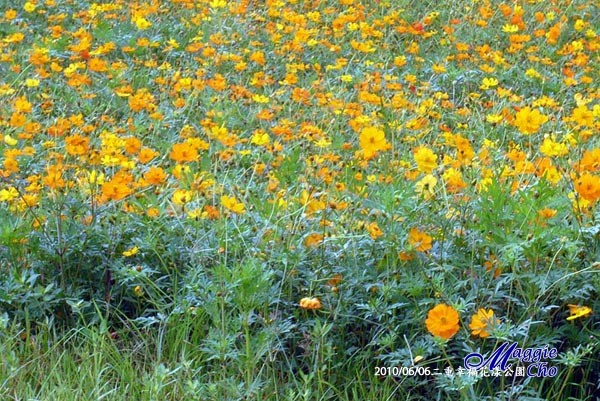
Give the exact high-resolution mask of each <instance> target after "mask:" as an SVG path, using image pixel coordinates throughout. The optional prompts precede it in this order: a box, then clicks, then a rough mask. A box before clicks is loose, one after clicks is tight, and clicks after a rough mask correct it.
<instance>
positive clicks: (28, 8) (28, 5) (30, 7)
mask: <svg viewBox="0 0 600 401" xmlns="http://www.w3.org/2000/svg"><path fill="white" fill-rule="evenodd" d="M23 10H25V11H27V12H28V13H32V12H34V11H35V3H32V2H30V1H28V2H26V3H25V4H24V5H23Z"/></svg>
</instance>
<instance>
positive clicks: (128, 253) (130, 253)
mask: <svg viewBox="0 0 600 401" xmlns="http://www.w3.org/2000/svg"><path fill="white" fill-rule="evenodd" d="M139 251H140V249H139V248H138V247H137V246H134V247H133V248H129V249H128V250H126V251H123V256H125V257H129V256H133V255H135V254H136V253H138V252H139Z"/></svg>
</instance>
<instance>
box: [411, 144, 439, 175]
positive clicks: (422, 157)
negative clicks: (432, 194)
mask: <svg viewBox="0 0 600 401" xmlns="http://www.w3.org/2000/svg"><path fill="white" fill-rule="evenodd" d="M414 158H415V162H416V163H417V169H418V170H419V171H420V172H422V173H425V174H429V173H431V172H432V171H433V170H434V169H435V168H436V167H437V158H438V157H437V155H436V154H435V153H433V151H432V150H431V149H429V148H427V147H425V146H419V147H418V148H416V149H415V150H414Z"/></svg>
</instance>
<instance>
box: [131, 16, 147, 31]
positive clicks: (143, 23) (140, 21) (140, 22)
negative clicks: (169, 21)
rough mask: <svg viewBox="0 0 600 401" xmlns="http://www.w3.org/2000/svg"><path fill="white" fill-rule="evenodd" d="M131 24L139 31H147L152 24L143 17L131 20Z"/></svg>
mask: <svg viewBox="0 0 600 401" xmlns="http://www.w3.org/2000/svg"><path fill="white" fill-rule="evenodd" d="M133 23H134V24H135V26H136V27H137V29H140V30H144V29H148V28H150V27H151V26H152V23H151V22H150V21H148V20H147V19H146V18H144V17H139V16H138V17H135V18H134V19H133Z"/></svg>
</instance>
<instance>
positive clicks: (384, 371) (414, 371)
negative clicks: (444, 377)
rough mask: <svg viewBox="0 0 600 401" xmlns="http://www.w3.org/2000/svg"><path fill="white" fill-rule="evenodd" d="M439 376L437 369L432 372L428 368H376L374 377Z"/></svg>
mask: <svg viewBox="0 0 600 401" xmlns="http://www.w3.org/2000/svg"><path fill="white" fill-rule="evenodd" d="M437 374H439V371H438V369H435V370H432V369H431V368H430V367H428V366H411V367H407V366H376V367H375V376H381V377H388V376H393V377H400V376H431V375H437Z"/></svg>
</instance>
